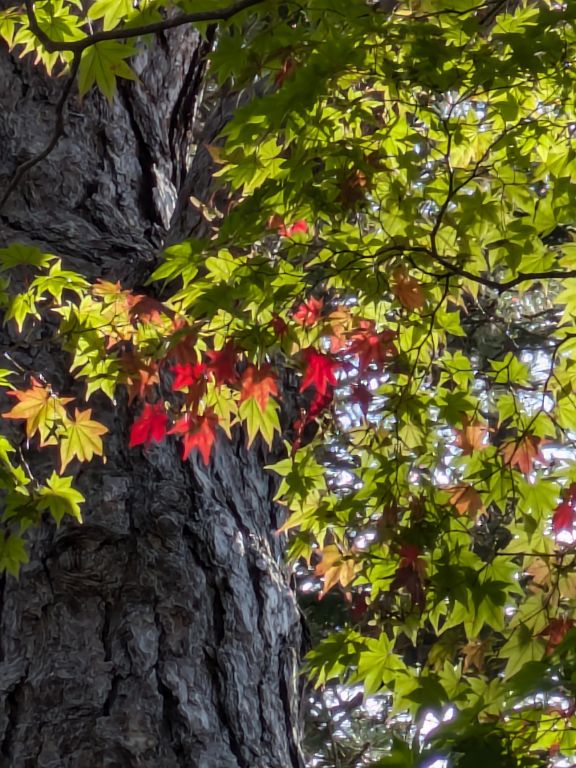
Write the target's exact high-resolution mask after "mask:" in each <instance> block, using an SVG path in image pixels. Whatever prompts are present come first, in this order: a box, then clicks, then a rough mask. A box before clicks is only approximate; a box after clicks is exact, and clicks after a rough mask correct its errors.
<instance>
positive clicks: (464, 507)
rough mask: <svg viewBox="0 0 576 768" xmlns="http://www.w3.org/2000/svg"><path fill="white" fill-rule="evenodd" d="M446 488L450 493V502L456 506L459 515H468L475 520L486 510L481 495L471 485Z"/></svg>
mask: <svg viewBox="0 0 576 768" xmlns="http://www.w3.org/2000/svg"><path fill="white" fill-rule="evenodd" d="M447 490H448V491H449V492H451V493H452V495H451V496H450V503H451V504H453V505H454V506H455V507H456V509H457V511H458V514H459V515H468V517H469V518H471V519H472V520H476V518H477V517H478V516H479V515H480V514H481V513H482V512H485V511H486V508H485V507H484V503H483V501H482V497H481V496H480V494H479V493H478V491H476V490H475V489H474V488H473V487H472V486H471V485H455V486H453V487H451V488H447Z"/></svg>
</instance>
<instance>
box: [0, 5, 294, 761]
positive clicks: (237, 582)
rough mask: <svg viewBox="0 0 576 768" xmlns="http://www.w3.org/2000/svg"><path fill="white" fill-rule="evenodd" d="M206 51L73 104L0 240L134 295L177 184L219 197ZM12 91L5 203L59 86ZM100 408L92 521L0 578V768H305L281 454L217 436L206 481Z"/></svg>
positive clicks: (45, 356) (51, 368)
mask: <svg viewBox="0 0 576 768" xmlns="http://www.w3.org/2000/svg"><path fill="white" fill-rule="evenodd" d="M2 6H4V7H6V3H5V2H4V0H0V7H2ZM207 45H208V44H207V43H205V42H201V41H200V40H199V39H198V38H197V37H196V36H195V34H194V33H193V32H192V31H191V30H181V31H176V32H172V33H170V34H169V35H167V36H166V37H158V38H157V39H156V41H155V44H154V45H153V46H150V47H149V48H147V49H146V50H145V51H144V52H143V53H142V54H140V56H139V57H138V60H137V62H136V69H137V71H138V74H139V76H140V82H139V83H137V84H132V83H126V82H125V83H123V84H121V87H120V90H119V94H118V96H117V97H116V99H115V101H114V103H113V104H112V105H109V104H108V103H107V102H106V101H105V100H104V99H103V98H102V97H100V96H99V95H98V94H94V93H92V94H89V95H88V96H86V97H85V99H84V100H83V102H82V103H81V102H80V101H79V99H78V98H77V97H76V96H75V95H74V93H73V95H72V97H71V101H70V105H69V109H68V114H67V117H66V120H65V129H64V133H63V136H62V137H61V138H60V141H59V143H58V145H57V147H56V149H55V150H54V151H53V152H52V153H51V155H50V156H49V157H48V158H47V159H46V160H44V161H43V162H41V163H40V164H38V165H36V166H35V167H34V168H32V169H31V170H30V171H29V172H28V174H27V175H26V176H25V177H24V178H23V179H22V181H21V182H20V183H19V184H18V186H17V188H16V189H15V191H14V193H13V194H12V196H11V197H10V199H9V201H8V202H7V204H6V205H5V207H4V209H3V210H2V211H1V212H0V245H5V244H7V243H9V242H12V241H24V242H27V243H31V244H34V245H37V246H39V247H40V248H41V249H43V250H45V251H48V252H53V253H56V254H58V255H60V256H63V257H64V259H65V261H66V262H67V263H68V264H69V265H71V266H73V267H74V268H75V269H77V270H78V271H81V272H83V273H84V274H85V275H87V276H88V277H89V278H94V277H96V276H101V277H105V278H107V279H113V280H116V279H119V280H121V282H122V284H123V286H124V287H134V286H137V285H139V284H141V283H142V282H143V280H144V279H145V278H146V277H147V276H148V274H149V273H150V268H151V265H152V264H153V262H154V260H155V257H156V254H157V252H158V249H159V247H160V246H161V244H162V242H163V240H164V238H165V237H166V233H167V231H168V228H169V227H170V222H171V217H172V213H173V211H174V210H175V208H176V204H177V200H178V194H179V190H180V189H182V188H183V187H184V181H185V180H186V185H185V186H186V191H187V193H188V194H190V192H192V193H193V194H194V195H195V196H196V197H200V198H201V197H203V196H204V193H205V192H206V189H205V185H206V184H207V183H208V181H209V175H208V174H207V173H206V169H205V167H203V168H201V169H200V170H198V168H192V170H191V171H190V172H188V174H187V169H186V156H187V152H188V146H189V143H190V140H191V131H192V129H193V120H194V112H195V109H196V108H197V102H198V100H199V98H200V94H201V86H202V75H203V59H204V56H205V53H206V47H207ZM0 83H2V88H0V188H2V190H3V189H4V188H5V187H6V185H7V184H8V183H9V180H10V177H11V175H12V174H13V173H14V171H15V170H16V167H17V165H18V164H19V163H21V162H22V161H25V160H27V159H28V158H29V157H30V156H32V155H35V154H37V153H38V152H39V151H40V150H42V149H43V147H44V146H45V145H46V144H47V143H48V141H49V139H50V136H51V132H52V129H53V121H54V105H55V103H56V102H57V100H58V97H59V94H60V92H61V89H62V88H63V85H64V81H63V80H62V79H49V78H47V77H46V76H44V75H43V74H42V73H41V72H40V71H39V69H38V68H36V67H34V65H33V63H32V61H31V59H30V57H28V58H27V59H26V60H23V61H22V60H20V59H18V58H17V57H16V56H15V55H14V54H9V53H8V52H7V51H6V50H2V51H0ZM198 185H200V187H199V186H198ZM202 185H204V188H201V186H202ZM0 196H1V195H0ZM177 211H178V217H177V219H176V220H175V221H173V222H172V230H173V231H178V232H181V231H183V229H184V228H185V229H188V230H189V229H190V227H191V226H192V225H191V224H190V221H191V219H190V214H189V211H187V210H186V205H185V201H184V202H183V200H182V199H181V200H180V202H179V203H178V207H177ZM186 216H188V219H187V220H186V221H187V223H186V225H184V224H183V223H182V222H183V221H184V220H185V217H186ZM6 333H7V332H5V335H4V338H3V342H4V351H6V347H7V346H8V347H9V350H8V351H9V352H10V354H11V356H12V358H13V359H15V360H16V361H17V363H18V364H19V365H21V366H22V367H23V368H25V369H26V370H28V371H31V372H34V371H40V372H42V373H43V374H44V375H45V377H46V379H47V380H49V381H50V382H51V383H52V384H53V385H54V387H55V389H56V390H57V391H59V392H60V393H61V394H70V391H71V386H72V382H71V379H70V376H69V374H68V373H67V371H66V369H65V367H64V365H60V363H58V362H56V361H57V360H58V357H57V356H55V355H54V350H53V349H51V348H50V347H49V346H48V347H47V346H46V345H44V344H42V343H39V342H38V339H36V338H35V341H34V343H32V342H31V341H29V340H22V339H20V340H19V343H18V346H17V347H16V346H15V345H14V343H13V339H12V340H10V339H8V338H7V336H6ZM73 393H74V394H79V390H78V388H77V387H76V388H75V389H73ZM92 400H93V401H91V405H92V407H93V408H94V410H95V413H96V414H97V415H96V418H98V419H99V420H101V421H103V422H105V423H106V425H107V426H108V427H109V429H110V435H109V436H107V443H106V446H107V453H108V461H107V463H106V464H105V465H104V464H102V463H101V462H100V461H95V462H93V463H92V464H91V465H89V466H87V467H86V468H83V469H82V470H81V472H80V474H79V475H78V477H77V484H78V487H79V489H80V490H81V491H82V492H83V493H84V494H85V496H86V499H87V501H86V504H85V505H84V510H83V513H84V520H85V522H84V524H83V525H78V524H75V523H74V522H67V521H64V522H63V523H62V525H61V526H60V528H58V529H57V528H56V526H55V525H54V524H53V523H50V522H49V521H46V522H45V523H43V525H42V526H41V527H40V528H39V529H38V530H37V531H36V532H35V533H34V534H33V543H32V550H31V562H30V564H29V565H28V566H26V567H24V568H23V569H22V572H21V576H20V579H19V580H18V581H16V580H15V579H13V578H12V577H6V578H4V579H3V581H2V585H1V594H0V597H1V602H0V766H5V767H6V768H8V767H9V768H84V767H86V768H92V767H94V768H100V766H103V767H106V768H132V767H133V768H176V767H179V766H187V767H189V768H228V767H229V768H238V767H239V768H275V767H277V768H287V767H288V766H291V767H292V768H296V767H297V766H301V765H302V760H301V756H300V749H299V745H298V738H299V733H298V718H297V707H296V670H297V650H298V647H299V637H300V629H299V618H298V612H297V609H296V605H295V601H294V596H293V594H292V593H291V591H290V589H289V587H288V583H287V577H286V573H285V572H284V570H283V568H282V563H281V552H280V543H279V541H278V537H277V536H276V535H275V534H274V531H275V530H276V529H277V527H278V526H279V524H280V521H279V520H277V519H276V513H277V510H276V509H275V505H274V503H273V501H272V498H273V495H274V490H275V488H274V483H273V481H272V479H271V477H270V476H269V475H268V474H266V473H265V471H264V470H263V465H264V464H265V463H266V462H267V461H270V457H269V456H268V457H266V456H264V455H263V454H262V453H261V452H260V451H258V450H256V449H253V450H251V451H248V450H246V448H245V447H244V445H245V440H244V439H241V437H240V436H239V437H238V438H237V439H236V440H235V441H233V442H230V441H227V440H226V439H222V440H220V442H219V443H218V445H217V450H216V451H215V455H213V459H212V460H211V463H210V466H209V467H208V468H205V467H204V466H203V465H202V464H201V463H198V461H197V459H195V458H194V459H193V460H189V461H187V462H182V461H181V459H180V458H179V456H178V454H177V450H176V448H175V446H174V445H172V444H168V445H162V446H156V447H152V448H150V449H148V450H145V451H141V450H140V449H135V450H130V451H129V450H128V448H127V435H128V425H129V417H130V414H129V409H128V407H127V406H126V404H125V402H124V401H122V402H121V403H120V404H118V405H116V406H112V404H111V403H110V402H109V401H108V400H107V399H106V398H104V397H98V396H95V397H94V398H93V399H92ZM2 410H6V408H3V409H2ZM9 426H10V428H11V426H12V425H8V424H7V423H6V422H4V424H2V429H3V430H8V428H9ZM11 434H15V432H11ZM42 456H43V457H38V458H37V461H39V462H42V461H44V462H47V461H48V460H50V458H53V457H48V458H46V457H44V453H43V455H42Z"/></svg>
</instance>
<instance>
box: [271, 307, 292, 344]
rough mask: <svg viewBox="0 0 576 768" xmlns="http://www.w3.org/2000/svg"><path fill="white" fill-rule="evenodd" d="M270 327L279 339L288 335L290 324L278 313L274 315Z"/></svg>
mask: <svg viewBox="0 0 576 768" xmlns="http://www.w3.org/2000/svg"><path fill="white" fill-rule="evenodd" d="M270 327H271V328H272V330H273V331H274V333H275V334H276V336H278V337H279V338H282V336H284V335H286V333H288V323H287V322H286V320H284V319H283V318H281V317H280V315H278V314H276V312H274V314H273V315H272V320H270Z"/></svg>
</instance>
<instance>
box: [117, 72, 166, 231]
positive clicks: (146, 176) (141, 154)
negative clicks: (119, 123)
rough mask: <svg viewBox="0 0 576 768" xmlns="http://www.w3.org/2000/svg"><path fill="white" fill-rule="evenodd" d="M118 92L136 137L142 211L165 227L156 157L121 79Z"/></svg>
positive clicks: (150, 219)
mask: <svg viewBox="0 0 576 768" xmlns="http://www.w3.org/2000/svg"><path fill="white" fill-rule="evenodd" d="M118 94H119V96H120V98H121V99H122V104H123V105H124V108H125V110H126V113H127V115H128V120H129V122H130V128H131V129H132V133H133V134H134V138H135V139H136V158H137V160H138V163H139V165H140V170H141V171H142V178H141V181H140V191H139V202H140V208H141V211H142V213H143V214H144V216H145V217H146V218H147V219H148V221H149V222H150V223H151V224H156V225H158V226H159V227H161V228H162V229H164V224H163V221H162V216H161V215H160V211H159V210H158V208H157V206H156V201H155V199H154V188H155V187H156V177H155V175H154V157H153V155H152V152H151V151H150V147H149V146H148V142H147V141H146V139H145V137H144V134H143V133H142V129H141V128H140V125H139V124H138V120H137V118H136V114H135V112H134V105H133V104H132V97H131V95H130V91H129V90H128V86H127V85H125V84H124V83H122V82H121V81H119V82H118Z"/></svg>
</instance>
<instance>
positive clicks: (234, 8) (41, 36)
mask: <svg viewBox="0 0 576 768" xmlns="http://www.w3.org/2000/svg"><path fill="white" fill-rule="evenodd" d="M262 1H263V0H239V2H237V3H233V4H232V5H229V6H228V7H227V8H222V9H220V10H216V11H198V12H197V13H184V14H181V15H180V16H174V18H172V19H165V20H164V21H157V22H154V23H153V24H145V25H143V26H141V27H130V28H124V27H120V28H116V29H110V30H106V31H104V32H96V33H95V34H93V35H88V36H87V37H84V38H82V40H73V41H70V42H66V43H59V42H57V41H56V40H52V38H50V37H48V35H47V34H46V33H45V32H44V31H43V30H42V29H41V28H40V26H39V24H38V21H37V19H36V15H35V13H34V0H25V3H26V15H27V16H28V24H29V26H30V30H31V31H32V32H33V33H34V34H35V35H36V37H37V38H38V40H40V42H41V43H42V45H43V46H44V48H46V50H47V51H49V52H50V53H53V52H55V51H72V52H73V53H79V54H80V53H82V51H84V50H86V48H89V47H90V46H92V45H96V43H101V42H104V41H105V40H124V39H127V38H131V37H142V36H144V35H150V34H154V33H155V32H164V31H165V30H167V29H174V28H175V27H181V26H183V25H184V24H192V23H194V22H198V21H228V20H229V19H231V18H232V17H233V16H236V15H237V14H238V13H241V12H242V11H246V10H248V8H252V7H253V6H256V5H259V4H260V3H262Z"/></svg>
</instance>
